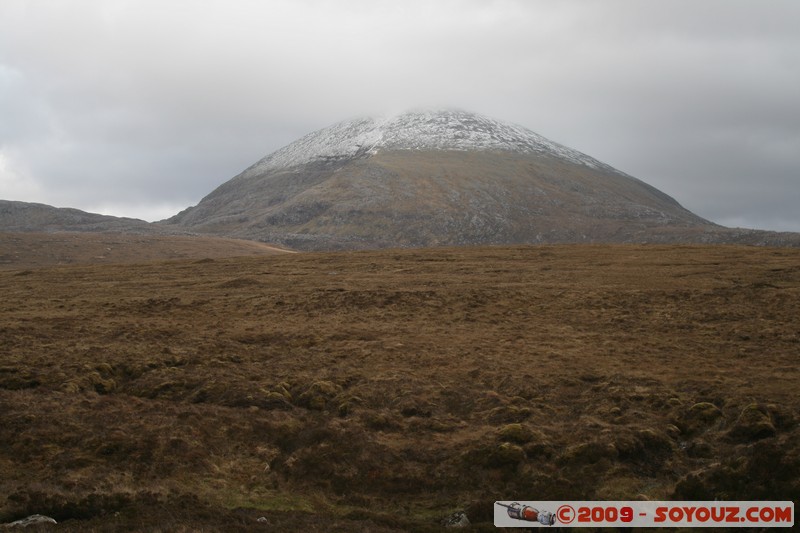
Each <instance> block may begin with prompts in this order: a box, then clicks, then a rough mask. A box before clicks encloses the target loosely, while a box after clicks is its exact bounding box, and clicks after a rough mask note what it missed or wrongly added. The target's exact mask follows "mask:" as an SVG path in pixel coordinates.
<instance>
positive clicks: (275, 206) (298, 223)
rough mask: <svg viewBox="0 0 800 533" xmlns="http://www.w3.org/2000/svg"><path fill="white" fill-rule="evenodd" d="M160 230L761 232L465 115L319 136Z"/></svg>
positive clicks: (330, 245) (313, 243)
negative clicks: (712, 217) (704, 214)
mask: <svg viewBox="0 0 800 533" xmlns="http://www.w3.org/2000/svg"><path fill="white" fill-rule="evenodd" d="M163 222H164V223H165V224H169V225H173V226H179V227H181V228H184V229H186V230H190V231H196V232H202V233H210V234H218V235H228V236H235V237H240V238H247V239H256V240H261V241H265V242H273V243H279V244H283V245H287V246H291V247H294V248H297V249H308V250H314V249H317V250H319V249H342V248H344V249H348V248H350V249H352V248H381V247H406V246H415V247H419V246H435V245H475V244H512V243H540V242H684V241H698V242H728V241H731V240H736V239H737V238H738V239H740V240H741V239H744V240H745V241H746V240H748V239H750V240H752V239H753V238H754V236H753V234H752V232H750V233H748V232H747V230H743V231H744V233H742V232H741V231H740V232H739V234H736V235H735V234H733V233H731V232H732V231H735V230H728V229H726V228H722V227H720V226H717V225H715V224H712V223H711V222H709V221H707V220H704V219H703V218H701V217H699V216H697V215H695V214H693V213H691V212H690V211H688V210H686V209H684V208H683V207H681V205H680V204H679V203H678V202H676V201H675V200H674V199H673V198H671V197H669V196H668V195H666V194H664V193H663V192H661V191H659V190H657V189H655V188H654V187H651V186H650V185H648V184H646V183H644V182H643V181H640V180H638V179H636V178H633V177H631V176H629V175H627V174H625V173H623V172H620V171H618V170H616V169H614V168H612V167H611V166H609V165H607V164H604V163H601V162H600V161H597V160H596V159H594V158H592V157H590V156H588V155H586V154H583V153H581V152H578V151H576V150H573V149H571V148H568V147H566V146H562V145H560V144H558V143H555V142H553V141H550V140H548V139H546V138H544V137H542V136H540V135H538V134H536V133H534V132H532V131H530V130H528V129H526V128H523V127H521V126H517V125H514V124H509V123H506V122H501V121H498V120H493V119H491V118H487V117H484V116H480V115H476V114H473V113H468V112H464V111H426V112H408V113H403V114H400V115H396V116H392V117H383V118H360V119H356V120H350V121H345V122H341V123H338V124H335V125H333V126H330V127H328V128H324V129H322V130H319V131H316V132H313V133H311V134H308V135H306V136H305V137H303V138H301V139H299V140H297V141H296V142H293V143H291V144H289V145H288V146H286V147H284V148H281V149H280V150H278V151H276V152H274V153H273V154H271V155H268V156H267V157H264V158H263V159H261V160H260V161H258V162H257V163H255V164H254V165H253V166H251V167H250V168H248V169H246V170H245V171H244V172H242V173H241V174H239V175H238V176H236V177H235V178H233V179H231V180H230V181H228V182H226V183H224V184H223V185H221V186H220V187H218V188H217V189H216V190H214V191H213V192H212V193H211V194H209V195H208V196H206V197H205V198H203V199H202V201H201V202H200V203H199V204H198V205H197V206H194V207H191V208H189V209H186V210H185V211H183V212H181V213H179V214H178V215H176V216H174V217H172V218H171V219H168V220H166V221H163ZM745 233H746V235H745ZM737 235H738V236H737Z"/></svg>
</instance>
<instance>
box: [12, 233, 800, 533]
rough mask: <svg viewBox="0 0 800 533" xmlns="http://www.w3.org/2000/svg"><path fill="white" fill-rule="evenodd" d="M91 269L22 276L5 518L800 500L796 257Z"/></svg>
mask: <svg viewBox="0 0 800 533" xmlns="http://www.w3.org/2000/svg"><path fill="white" fill-rule="evenodd" d="M79 263H80V262H77V263H76V264H70V265H52V264H50V265H48V264H46V262H45V261H38V262H37V261H32V262H29V263H27V264H24V265H23V264H14V263H10V264H6V265H4V268H2V269H1V270H0V294H2V298H0V523H2V522H9V521H11V520H15V519H18V518H21V517H24V516H27V515H30V514H34V513H40V514H44V515H48V516H51V517H53V518H55V519H56V520H58V521H59V526H58V530H59V531H129V530H137V531H201V530H205V531H258V530H263V531H342V532H344V531H378V532H390V531H438V530H439V529H440V528H441V526H440V521H441V520H442V519H443V518H444V517H446V516H448V515H449V514H450V513H453V512H454V511H459V510H462V511H465V512H466V513H467V516H468V518H469V520H470V521H471V522H472V524H473V525H472V526H471V527H472V530H475V531H480V530H485V531H494V530H495V529H494V528H493V526H492V516H493V502H494V501H495V500H508V499H518V500H557V499H569V500H617V499H621V500H634V499H679V500H695V499H697V500H713V499H721V500H724V499H729V500H768V499H776V500H794V501H797V500H798V498H799V497H800V428H798V420H799V419H800V412H799V411H798V410H799V409H800V396H798V394H797V392H798V390H800V373H798V357H800V327H798V326H800V322H798V317H799V316H800V250H797V249H789V248H756V247H744V246H681V245H669V246H667V245H664V246H661V245H650V246H648V245H614V246H611V245H608V246H601V245H552V246H550V245H548V246H507V247H475V248H436V249H425V250H422V249H416V250H382V251H361V252H335V253H301V254H258V255H250V256H237V257H232V256H230V254H228V256H219V255H215V256H214V257H210V256H209V257H206V256H204V255H203V254H202V253H200V254H199V255H197V254H195V255H190V256H185V257H184V258H182V259H180V258H179V259H174V258H173V259H171V260H168V261H167V260H159V259H157V258H156V259H154V258H143V259H141V260H140V261H139V262H136V261H131V260H129V261H127V262H122V263H110V264H96V263H91V262H88V263H85V264H79ZM259 519H262V520H261V521H259ZM43 530H44V529H43Z"/></svg>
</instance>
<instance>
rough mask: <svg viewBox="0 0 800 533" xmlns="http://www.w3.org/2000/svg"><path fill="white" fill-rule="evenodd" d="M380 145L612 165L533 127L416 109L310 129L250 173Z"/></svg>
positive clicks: (372, 150)
mask: <svg viewBox="0 0 800 533" xmlns="http://www.w3.org/2000/svg"><path fill="white" fill-rule="evenodd" d="M380 150H455V151H472V150H491V151H509V152H518V153H538V154H543V155H549V156H553V157H557V158H560V159H565V160H568V161H570V162H571V163H577V164H581V165H585V166H588V167H591V168H598V167H603V168H608V167H607V165H605V164H603V163H600V162H599V161H597V160H596V159H594V158H592V157H589V156H588V155H586V154H583V153H581V152H578V151H577V150H573V149H571V148H567V147H566V146H563V145H560V144H558V143H555V142H553V141H550V140H549V139H546V138H545V137H542V136H541V135H538V134H537V133H534V132H533V131H531V130H529V129H527V128H524V127H522V126H518V125H516V124H511V123H508V122H501V121H498V120H494V119H491V118H488V117H484V116H481V115H477V114H474V113H469V112H466V111H459V110H446V111H441V110H440V111H410V112H405V113H402V114H398V115H393V116H383V117H369V118H358V119H354V120H348V121H344V122H339V123H337V124H334V125H332V126H329V127H327V128H323V129H321V130H318V131H315V132H313V133H310V134H308V135H306V136H304V137H302V138H300V139H298V140H297V141H295V142H293V143H291V144H289V145H287V146H285V147H283V148H281V149H279V150H277V151H276V152H273V153H272V154H270V155H268V156H267V157H265V158H263V159H261V160H260V161H258V162H257V163H256V164H255V165H253V166H252V167H250V168H249V169H247V170H246V171H245V177H247V176H252V175H257V174H260V173H262V172H264V171H267V170H273V169H280V168H291V167H294V166H297V165H302V164H306V163H310V162H313V161H330V160H340V159H351V158H354V157H359V156H368V155H370V154H375V153H377V152H378V151H380Z"/></svg>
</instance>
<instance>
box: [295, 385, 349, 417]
mask: <svg viewBox="0 0 800 533" xmlns="http://www.w3.org/2000/svg"><path fill="white" fill-rule="evenodd" d="M341 392H342V387H341V386H339V385H337V384H336V383H333V382H331V381H315V382H314V383H312V384H311V386H310V387H308V388H307V389H306V390H305V391H304V392H303V393H302V394H301V395H300V397H299V398H298V399H297V404H298V405H300V406H301V407H306V408H308V409H311V410H314V411H322V410H324V409H325V407H327V405H328V402H329V401H330V400H331V399H333V398H334V397H336V395H338V394H339V393H341Z"/></svg>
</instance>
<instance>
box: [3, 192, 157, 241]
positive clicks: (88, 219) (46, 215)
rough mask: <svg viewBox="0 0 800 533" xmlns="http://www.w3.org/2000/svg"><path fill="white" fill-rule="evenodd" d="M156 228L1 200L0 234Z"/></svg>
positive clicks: (131, 220) (130, 220) (146, 230)
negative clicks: (1, 232) (0, 232)
mask: <svg viewBox="0 0 800 533" xmlns="http://www.w3.org/2000/svg"><path fill="white" fill-rule="evenodd" d="M156 230H157V227H156V226H153V225H152V224H150V223H148V222H145V221H144V220H139V219H136V218H120V217H113V216H109V215H98V214H95V213H87V212H86V211H81V210H79V209H72V208H68V207H65V208H60V207H52V206H49V205H45V204H35V203H27V202H13V201H9V200H0V231H4V232H28V231H91V232H97V231H101V232H102V231H117V232H124V233H153V232H154V231H156Z"/></svg>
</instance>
